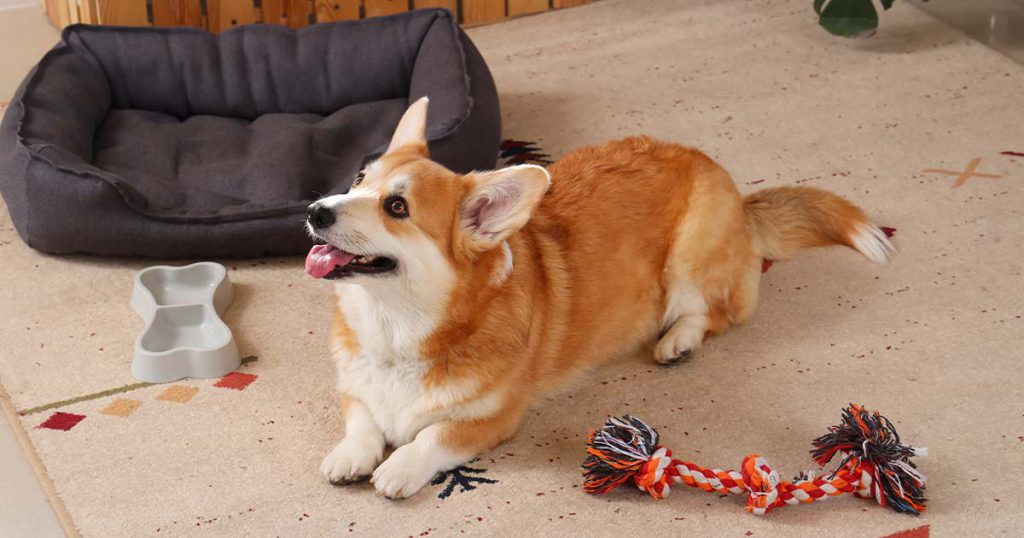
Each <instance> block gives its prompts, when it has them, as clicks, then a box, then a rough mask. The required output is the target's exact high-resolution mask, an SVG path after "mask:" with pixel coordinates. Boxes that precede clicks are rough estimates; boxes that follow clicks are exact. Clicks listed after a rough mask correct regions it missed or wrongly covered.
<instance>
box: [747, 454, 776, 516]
mask: <svg viewBox="0 0 1024 538" xmlns="http://www.w3.org/2000/svg"><path fill="white" fill-rule="evenodd" d="M742 469H743V470H742V473H741V474H742V476H743V486H744V487H746V489H747V491H749V492H750V493H749V495H747V511H749V512H751V513H753V514H756V515H759V516H760V515H764V514H766V513H768V512H769V511H770V510H771V509H772V508H775V506H776V504H777V503H778V502H779V482H780V481H781V480H780V479H779V473H778V472H776V471H775V470H774V469H772V468H771V466H770V465H768V462H767V461H766V460H765V459H764V458H762V457H761V455H760V454H751V455H749V456H747V457H746V458H744V459H743V466H742Z"/></svg>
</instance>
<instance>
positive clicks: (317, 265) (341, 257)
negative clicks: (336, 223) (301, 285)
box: [306, 245, 356, 278]
mask: <svg viewBox="0 0 1024 538" xmlns="http://www.w3.org/2000/svg"><path fill="white" fill-rule="evenodd" d="M355 257H356V255H355V254H349V253H348V252H345V251H344V250H340V249H338V248H336V247H334V246H331V245H315V246H314V247H313V248H311V249H309V254H307V255H306V274H307V275H309V276H311V277H313V278H323V277H325V276H327V275H328V274H330V272H331V271H333V270H334V268H335V267H345V266H346V265H348V263H349V262H350V261H352V259H353V258H355Z"/></svg>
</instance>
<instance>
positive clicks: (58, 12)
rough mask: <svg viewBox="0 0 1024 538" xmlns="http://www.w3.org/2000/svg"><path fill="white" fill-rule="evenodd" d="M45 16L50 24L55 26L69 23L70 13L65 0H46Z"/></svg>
mask: <svg viewBox="0 0 1024 538" xmlns="http://www.w3.org/2000/svg"><path fill="white" fill-rule="evenodd" d="M45 5H46V16H47V17H49V19H50V24H52V25H54V26H56V27H57V28H63V27H65V26H67V25H68V24H70V23H71V14H70V13H69V12H68V3H67V0H46V4H45Z"/></svg>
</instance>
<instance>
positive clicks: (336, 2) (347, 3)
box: [314, 0, 359, 22]
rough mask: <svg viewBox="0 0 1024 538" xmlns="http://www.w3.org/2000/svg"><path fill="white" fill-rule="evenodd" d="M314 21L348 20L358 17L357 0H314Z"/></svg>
mask: <svg viewBox="0 0 1024 538" xmlns="http://www.w3.org/2000/svg"><path fill="white" fill-rule="evenodd" d="M314 9H315V10H316V22H333V21H349V20H353V19H358V18H359V0H316V5H315V8H314Z"/></svg>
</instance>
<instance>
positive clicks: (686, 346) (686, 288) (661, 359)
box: [654, 280, 708, 366]
mask: <svg viewBox="0 0 1024 538" xmlns="http://www.w3.org/2000/svg"><path fill="white" fill-rule="evenodd" d="M707 314H708V304H707V302H706V301H705V300H704V296H703V295H702V294H701V291H700V290H699V289H698V288H697V287H696V286H694V285H693V284H692V283H690V282H686V281H681V280H680V281H676V282H675V283H674V285H673V287H672V289H670V290H669V293H668V301H667V305H666V308H665V316H664V318H663V320H662V327H663V329H662V333H661V338H659V340H658V343H657V345H656V346H655V347H654V359H655V360H656V361H658V363H659V364H661V365H663V366H674V365H676V364H679V363H681V362H683V361H685V360H687V359H689V358H690V355H691V354H692V353H693V351H694V350H695V349H697V348H698V347H700V344H701V342H702V341H703V340H704V332H705V330H706V329H707V324H708V315H707Z"/></svg>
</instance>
